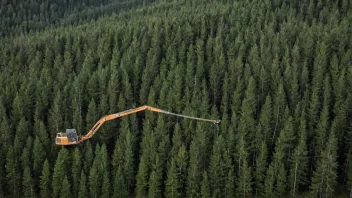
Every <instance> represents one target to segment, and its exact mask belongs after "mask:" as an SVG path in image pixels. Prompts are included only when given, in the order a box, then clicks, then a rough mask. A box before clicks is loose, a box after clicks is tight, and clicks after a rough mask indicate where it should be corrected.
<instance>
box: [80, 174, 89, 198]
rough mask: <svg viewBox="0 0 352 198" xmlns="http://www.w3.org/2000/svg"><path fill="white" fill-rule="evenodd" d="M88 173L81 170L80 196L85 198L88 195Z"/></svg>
mask: <svg viewBox="0 0 352 198" xmlns="http://www.w3.org/2000/svg"><path fill="white" fill-rule="evenodd" d="M86 180H87V178H86V175H85V174H84V171H83V170H82V171H81V178H80V180H79V189H78V197H79V198H85V197H88V190H87V183H86Z"/></svg>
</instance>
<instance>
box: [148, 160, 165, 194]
mask: <svg viewBox="0 0 352 198" xmlns="http://www.w3.org/2000/svg"><path fill="white" fill-rule="evenodd" d="M162 165H163V164H162V162H161V159H160V158H159V155H158V154H157V156H156V158H155V162H154V163H153V170H152V172H151V173H150V178H149V181H148V186H149V189H148V197H161V192H162V191H161V190H162V189H161V187H162V173H163V170H162Z"/></svg>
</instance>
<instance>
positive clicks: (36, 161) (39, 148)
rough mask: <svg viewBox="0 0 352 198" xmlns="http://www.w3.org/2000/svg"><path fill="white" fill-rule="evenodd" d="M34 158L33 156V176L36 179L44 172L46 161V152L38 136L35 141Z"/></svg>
mask: <svg viewBox="0 0 352 198" xmlns="http://www.w3.org/2000/svg"><path fill="white" fill-rule="evenodd" d="M32 156H33V176H34V177H35V178H39V176H40V175H41V173H42V170H43V164H44V161H45V159H46V152H45V149H44V147H43V145H42V143H41V141H40V140H39V138H38V136H37V137H36V138H35V140H34V145H33V152H32Z"/></svg>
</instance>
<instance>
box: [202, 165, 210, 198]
mask: <svg viewBox="0 0 352 198" xmlns="http://www.w3.org/2000/svg"><path fill="white" fill-rule="evenodd" d="M201 196H202V197H204V198H210V197H211V191H210V184H209V178H208V174H207V172H206V171H204V172H203V180H202V184H201Z"/></svg>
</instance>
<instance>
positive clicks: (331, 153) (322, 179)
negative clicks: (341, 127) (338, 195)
mask: <svg viewBox="0 0 352 198" xmlns="http://www.w3.org/2000/svg"><path fill="white" fill-rule="evenodd" d="M335 130H336V122H333V124H332V127H331V131H330V134H329V138H328V141H327V143H326V145H325V148H324V150H323V151H322V152H321V154H320V158H319V160H318V161H317V164H316V166H317V168H316V170H315V171H314V173H313V177H312V183H311V193H312V194H313V196H319V197H331V196H332V195H333V193H334V191H335V186H336V183H337V181H336V179H337V165H338V164H337V139H336V137H335Z"/></svg>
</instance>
